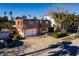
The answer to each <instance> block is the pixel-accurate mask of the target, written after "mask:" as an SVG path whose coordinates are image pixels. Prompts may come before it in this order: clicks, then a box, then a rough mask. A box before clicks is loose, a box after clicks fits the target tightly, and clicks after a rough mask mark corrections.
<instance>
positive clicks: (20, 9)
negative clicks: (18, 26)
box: [0, 3, 79, 18]
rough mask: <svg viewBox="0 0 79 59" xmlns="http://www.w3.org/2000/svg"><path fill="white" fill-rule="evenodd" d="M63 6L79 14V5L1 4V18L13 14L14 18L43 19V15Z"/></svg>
mask: <svg viewBox="0 0 79 59" xmlns="http://www.w3.org/2000/svg"><path fill="white" fill-rule="evenodd" d="M59 5H62V6H63V7H64V8H65V9H67V10H68V11H69V12H75V13H76V14H79V4H78V3H69V4H68V3H63V4H62V3H59V4H58V3H0V16H4V12H5V11H6V12H7V15H8V16H9V12H10V11H12V12H13V17H16V16H22V15H26V16H28V15H31V16H32V17H33V16H37V17H38V18H41V17H42V16H43V15H45V14H47V13H48V12H49V11H52V10H55V7H56V6H59Z"/></svg>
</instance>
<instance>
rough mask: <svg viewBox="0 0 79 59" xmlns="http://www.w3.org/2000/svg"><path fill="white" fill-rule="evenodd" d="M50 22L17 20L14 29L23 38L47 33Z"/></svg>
mask: <svg viewBox="0 0 79 59" xmlns="http://www.w3.org/2000/svg"><path fill="white" fill-rule="evenodd" d="M49 26H50V21H48V20H34V19H17V20H16V29H17V31H18V32H19V34H20V35H22V36H23V37H25V36H31V35H39V34H45V33H48V27H49Z"/></svg>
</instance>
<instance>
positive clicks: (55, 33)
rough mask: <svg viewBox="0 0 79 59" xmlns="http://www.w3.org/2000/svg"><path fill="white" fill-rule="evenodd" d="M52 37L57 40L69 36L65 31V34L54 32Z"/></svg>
mask: <svg viewBox="0 0 79 59" xmlns="http://www.w3.org/2000/svg"><path fill="white" fill-rule="evenodd" d="M49 35H50V36H53V37H55V38H61V37H65V36H67V35H68V32H66V31H63V32H54V33H51V34H49Z"/></svg>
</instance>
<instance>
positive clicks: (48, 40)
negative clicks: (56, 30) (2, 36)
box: [0, 36, 79, 56]
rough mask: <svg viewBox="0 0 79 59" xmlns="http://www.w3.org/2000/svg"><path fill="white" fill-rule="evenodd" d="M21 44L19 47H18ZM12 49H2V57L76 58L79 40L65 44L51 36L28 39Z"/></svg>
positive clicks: (78, 52)
mask: <svg viewBox="0 0 79 59" xmlns="http://www.w3.org/2000/svg"><path fill="white" fill-rule="evenodd" d="M18 44H19V45H18ZM14 45H15V46H14V47H12V48H3V49H0V56H69V55H70V56H76V55H79V39H78V38H77V39H75V40H72V41H70V42H65V41H64V42H63V40H61V39H56V38H53V37H50V36H33V37H26V39H24V40H20V41H19V42H16V43H14Z"/></svg>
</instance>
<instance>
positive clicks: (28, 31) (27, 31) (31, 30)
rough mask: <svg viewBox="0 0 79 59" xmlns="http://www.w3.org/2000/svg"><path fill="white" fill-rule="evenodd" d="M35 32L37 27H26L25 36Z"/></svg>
mask: <svg viewBox="0 0 79 59" xmlns="http://www.w3.org/2000/svg"><path fill="white" fill-rule="evenodd" d="M36 34H37V29H26V30H25V36H31V35H36Z"/></svg>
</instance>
